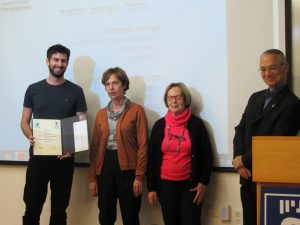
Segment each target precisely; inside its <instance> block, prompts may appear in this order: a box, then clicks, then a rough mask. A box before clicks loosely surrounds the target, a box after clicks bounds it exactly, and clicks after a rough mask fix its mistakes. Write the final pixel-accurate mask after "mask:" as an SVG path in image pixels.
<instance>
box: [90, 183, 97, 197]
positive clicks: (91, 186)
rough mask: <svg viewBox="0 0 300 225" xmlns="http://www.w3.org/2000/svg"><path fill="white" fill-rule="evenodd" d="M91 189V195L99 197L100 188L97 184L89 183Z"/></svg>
mask: <svg viewBox="0 0 300 225" xmlns="http://www.w3.org/2000/svg"><path fill="white" fill-rule="evenodd" d="M89 188H90V194H91V196H93V197H96V196H97V195H98V187H97V182H95V181H94V182H91V183H89Z"/></svg>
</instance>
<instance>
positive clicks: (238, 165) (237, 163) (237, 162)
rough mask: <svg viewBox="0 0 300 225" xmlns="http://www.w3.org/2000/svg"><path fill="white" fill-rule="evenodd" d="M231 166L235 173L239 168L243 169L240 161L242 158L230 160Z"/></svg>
mask: <svg viewBox="0 0 300 225" xmlns="http://www.w3.org/2000/svg"><path fill="white" fill-rule="evenodd" d="M232 165H233V167H234V169H235V170H236V171H237V170H238V169H239V168H242V167H244V163H243V161H242V156H241V155H239V156H237V157H235V158H234V159H233V160H232Z"/></svg>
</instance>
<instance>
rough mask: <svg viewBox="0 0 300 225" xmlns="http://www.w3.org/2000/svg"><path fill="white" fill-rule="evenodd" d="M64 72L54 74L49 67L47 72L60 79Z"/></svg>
mask: <svg viewBox="0 0 300 225" xmlns="http://www.w3.org/2000/svg"><path fill="white" fill-rule="evenodd" d="M65 71H66V70H63V71H61V73H59V74H58V73H55V72H54V69H53V68H50V67H49V72H50V73H51V74H52V75H53V76H54V77H55V78H62V77H63V76H64V74H65Z"/></svg>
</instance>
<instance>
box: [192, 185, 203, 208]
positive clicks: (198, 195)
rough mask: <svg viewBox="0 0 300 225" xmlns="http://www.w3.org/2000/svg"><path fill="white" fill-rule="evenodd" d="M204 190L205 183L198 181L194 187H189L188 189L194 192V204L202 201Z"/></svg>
mask: <svg viewBox="0 0 300 225" xmlns="http://www.w3.org/2000/svg"><path fill="white" fill-rule="evenodd" d="M205 190H206V185H204V184H201V183H200V182H199V183H198V185H197V186H196V187H195V188H193V189H190V191H195V192H196V195H195V198H194V200H193V203H194V204H197V205H199V204H200V203H201V202H202V201H203V198H204V194H205Z"/></svg>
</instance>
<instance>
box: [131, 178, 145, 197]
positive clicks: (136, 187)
mask: <svg viewBox="0 0 300 225" xmlns="http://www.w3.org/2000/svg"><path fill="white" fill-rule="evenodd" d="M142 186H143V182H142V180H139V179H137V178H135V179H134V181H133V195H134V197H138V196H140V195H141V194H142V191H143V188H142Z"/></svg>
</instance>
